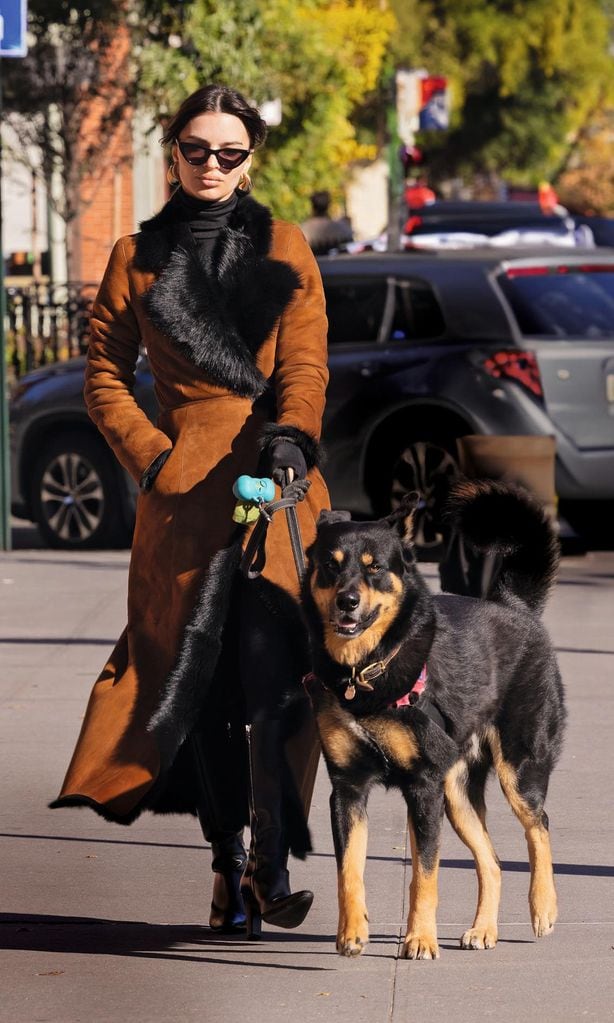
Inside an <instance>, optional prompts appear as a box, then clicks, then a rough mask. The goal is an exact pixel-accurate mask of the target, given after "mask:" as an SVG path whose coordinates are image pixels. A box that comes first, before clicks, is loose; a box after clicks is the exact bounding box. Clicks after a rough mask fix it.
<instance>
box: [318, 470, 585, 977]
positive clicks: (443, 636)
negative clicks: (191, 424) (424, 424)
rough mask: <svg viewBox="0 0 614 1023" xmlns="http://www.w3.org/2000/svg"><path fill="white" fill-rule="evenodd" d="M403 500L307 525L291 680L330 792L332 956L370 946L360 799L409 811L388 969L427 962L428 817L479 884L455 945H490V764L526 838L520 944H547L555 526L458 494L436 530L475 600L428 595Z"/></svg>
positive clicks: (511, 496) (494, 496) (409, 505)
mask: <svg viewBox="0 0 614 1023" xmlns="http://www.w3.org/2000/svg"><path fill="white" fill-rule="evenodd" d="M417 502H418V495H417V494H411V495H408V496H407V497H406V498H405V499H404V501H403V503H402V505H401V506H400V507H399V509H398V510H397V511H395V512H394V513H392V514H391V515H389V516H387V517H386V518H383V519H380V520H378V521H375V522H352V521H351V518H350V515H349V513H348V512H335V511H333V512H322V513H321V515H320V518H319V520H318V529H317V535H316V539H315V542H314V543H313V544H312V546H311V547H310V548H309V550H308V551H307V568H306V572H305V577H304V583H303V589H302V606H303V609H304V614H305V619H306V623H307V627H308V631H309V636H310V643H311V656H312V666H313V671H312V673H311V674H310V675H308V676H307V677H306V678H305V680H304V682H305V686H306V688H307V691H308V693H309V695H310V697H311V701H312V705H313V708H314V713H315V716H316V721H317V726H318V731H319V735H320V740H321V744H322V749H323V753H324V758H325V761H326V765H327V768H328V773H329V777H330V780H331V783H332V793H331V799H330V805H331V822H332V830H333V839H334V847H335V856H336V862H337V879H338V897H339V922H338V930H337V950H338V952H339V953H340V954H341V955H343V956H357V955H360V953H361V952H362V951H363V949H364V947H365V945H366V944H367V942H368V939H369V929H368V912H367V906H366V901H365V889H364V880H363V874H364V866H365V860H366V849H367V800H368V797H369V792H370V790H371V788H372V786H373V785H375V784H378V783H381V784H383V785H385V786H386V787H395V788H399V789H400V790H401V792H402V794H403V797H404V799H405V802H406V804H407V810H408V822H409V836H410V844H411V858H412V880H411V885H410V904H409V917H408V923H407V933H406V935H405V939H404V944H403V949H402V957H403V958H406V959H434V958H438V957H439V949H438V944H437V928H436V907H437V873H438V863H439V843H440V835H441V825H442V821H443V814H444V810H445V812H446V814H447V816H448V819H449V820H450V822H451V824H452V827H453V828H454V829H455V831H456V832H457V834H458V835H459V837H460V838H461V840H462V841H463V842H464V843H465V844H466V845H467V846H468V848H469V849H470V851H471V853H472V854H473V857H474V860H475V864H476V870H477V874H478V880H479V896H478V905H477V910H476V914H475V919H474V921H473V924H472V926H471V927H470V928H469V929H468V930H466V931H465V933H464V934H463V935H462V937H461V938H460V944H461V946H462V948H466V949H482V948H493V947H494V946H495V944H496V942H497V916H498V906H499V896H500V888H501V869H500V865H499V861H498V859H497V856H496V853H495V851H494V848H493V845H492V842H491V840H490V836H489V834H488V831H487V828H486V806H485V801H484V790H485V785H486V780H487V777H488V774H489V772H490V770H491V768H494V770H495V772H496V774H497V776H498V778H499V782H500V784H501V787H502V789H503V792H504V794H505V796H506V798H507V800H508V802H509V804H510V806H511V808H512V810H513V811H514V813H515V815H516V816H517V818H518V819H519V821H520V823H521V825H522V827H523V828H524V831H525V835H526V840H527V845H528V852H529V860H530V865H531V881H530V888H529V907H530V916H531V922H532V925H533V930H534V932H535V934H536V936H538V937H541V936H542V935H545V934H548V933H550V932H551V931H552V929H553V926H554V923H555V920H556V918H557V899H556V892H555V887H554V877H553V869H552V856H551V850H550V840H549V830H548V829H549V824H548V818H547V816H546V813H545V812H544V802H545V798H546V792H547V789H548V781H549V778H550V774H551V771H552V769H553V767H554V765H555V763H556V760H557V757H558V755H559V753H560V749H561V744H562V735H563V730H564V724H565V716H566V712H565V704H564V693H563V686H562V682H561V677H560V673H559V670H558V667H557V663H556V658H555V654H554V651H553V648H552V645H551V643H550V640H549V638H548V635H547V633H546V630H545V628H544V626H543V624H542V622H541V620H540V612H541V610H542V608H543V606H544V603H545V601H546V598H547V596H548V592H549V590H550V588H551V587H552V585H553V583H554V580H555V577H556V572H557V568H558V563H559V544H558V540H557V536H556V533H555V530H554V527H553V525H552V523H551V521H550V519H549V518H548V516H547V515H546V513H545V512H544V511H543V510H542V509H541V508H540V507H539V506H538V505H537V504H536V502H535V501H534V500H533V499H532V498H531V497H530V496H529V495H528V494H526V493H525V492H523V491H521V490H520V489H519V488H513V487H511V486H506V485H504V484H501V483H496V482H492V481H462V482H460V483H459V484H457V485H456V486H455V488H454V489H453V491H452V493H451V498H450V519H451V521H452V522H453V524H454V528H456V529H457V530H459V531H460V533H461V534H462V536H463V539H464V542H465V543H466V544H468V545H469V546H470V547H471V548H473V549H474V550H475V551H476V552H481V553H482V554H483V555H484V556H485V557H487V556H488V557H489V558H490V559H491V561H493V563H494V564H496V566H497V567H496V570H494V571H491V572H490V583H489V590H488V594H487V599H476V598H474V597H467V596H459V595H452V594H440V595H433V594H432V593H431V591H430V590H429V588H428V587H427V585H426V582H425V580H424V579H423V577H422V576H421V575H420V573H419V571H418V568H417V565H416V561H415V558H414V554H413V552H412V545H411V528H412V527H411V524H412V514H413V511H414V509H415V507H416V505H417ZM424 678H426V682H425V683H424V681H423V680H424ZM418 680H420V681H418ZM412 690H413V692H412Z"/></svg>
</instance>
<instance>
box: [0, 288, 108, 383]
mask: <svg viewBox="0 0 614 1023" xmlns="http://www.w3.org/2000/svg"><path fill="white" fill-rule="evenodd" d="M96 291H97V285H95V284H84V283H82V282H72V283H69V284H51V283H29V284H24V285H13V284H8V285H7V287H6V323H5V337H6V351H7V361H8V366H7V369H8V371H9V373H10V374H11V375H12V376H14V377H15V378H18V377H20V376H21V375H22V374H23V373H26V372H27V371H28V370H30V369H36V368H37V367H39V366H46V365H48V364H49V363H51V362H59V361H61V360H63V359H70V358H72V357H73V356H75V355H83V354H85V352H86V351H87V345H88V337H89V321H90V314H91V309H92V302H93V300H94V297H95V295H96Z"/></svg>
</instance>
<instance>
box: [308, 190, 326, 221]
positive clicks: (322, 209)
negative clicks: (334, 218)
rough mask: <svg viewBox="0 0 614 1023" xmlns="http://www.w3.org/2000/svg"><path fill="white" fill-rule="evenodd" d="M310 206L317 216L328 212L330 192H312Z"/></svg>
mask: <svg viewBox="0 0 614 1023" xmlns="http://www.w3.org/2000/svg"><path fill="white" fill-rule="evenodd" d="M310 198H311V207H312V209H313V212H314V213H316V214H317V215H318V216H319V217H321V216H323V215H324V214H325V213H328V207H329V205H330V192H314V193H313V194H312V195H311V196H310Z"/></svg>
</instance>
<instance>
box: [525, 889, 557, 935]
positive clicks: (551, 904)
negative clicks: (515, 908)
mask: <svg viewBox="0 0 614 1023" xmlns="http://www.w3.org/2000/svg"><path fill="white" fill-rule="evenodd" d="M529 909H530V912H531V924H532V926H533V933H534V935H535V937H536V938H543V937H544V936H545V935H546V934H552V931H553V930H554V925H555V923H556V919H557V916H558V909H557V904H556V892H555V891H554V889H553V890H552V891H551V892H548V893H545V892H540V893H539V896H538V895H533V893H531V895H530V896H529Z"/></svg>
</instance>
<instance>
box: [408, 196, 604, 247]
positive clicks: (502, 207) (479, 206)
mask: <svg viewBox="0 0 614 1023" xmlns="http://www.w3.org/2000/svg"><path fill="white" fill-rule="evenodd" d="M401 244H402V246H403V248H405V249H442V248H451V249H462V248H477V247H481V246H491V245H493V246H498V247H501V248H509V247H510V246H523V247H524V246H529V245H531V246H532V245H555V246H563V247H565V248H575V247H576V246H578V245H581V246H583V247H587V246H591V245H593V244H594V239H593V236H592V234H591V232H590V230H589V228H588V227H586V226H582V227H580V226H578V225H576V223H575V221H574V219H573V218H572V217H570V216H569V215H568V213H567V211H566V210H565V208H564V207H558V208H557V211H556V212H553V213H550V214H546V213H544V211H543V210H542V208H541V206H540V205H539V203H538V202H480V201H472V200H463V201H462V202H454V201H450V200H445V199H444V200H438V201H437V202H433V203H429V204H428V205H426V206H421V207H420V208H418V209H415V210H413V209H411V208H409V209H408V211H407V220H406V222H405V226H404V233H403V236H402V238H401Z"/></svg>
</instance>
